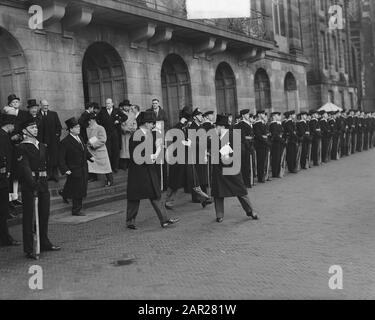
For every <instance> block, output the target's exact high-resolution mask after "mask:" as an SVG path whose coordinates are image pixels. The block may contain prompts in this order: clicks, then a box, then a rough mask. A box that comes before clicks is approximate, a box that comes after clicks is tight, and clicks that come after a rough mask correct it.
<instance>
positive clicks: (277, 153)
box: [271, 141, 283, 178]
mask: <svg viewBox="0 0 375 320" xmlns="http://www.w3.org/2000/svg"><path fill="white" fill-rule="evenodd" d="M282 153H283V145H282V143H280V142H278V141H275V142H273V143H272V147H271V159H272V161H271V166H272V177H274V178H277V177H279V176H280V171H281V156H282Z"/></svg>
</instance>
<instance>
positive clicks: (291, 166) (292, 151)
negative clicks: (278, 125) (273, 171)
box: [283, 110, 299, 173]
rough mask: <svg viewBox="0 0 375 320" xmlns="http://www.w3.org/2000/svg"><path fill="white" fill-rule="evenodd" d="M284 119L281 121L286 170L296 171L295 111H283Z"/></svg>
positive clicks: (296, 138)
mask: <svg viewBox="0 0 375 320" xmlns="http://www.w3.org/2000/svg"><path fill="white" fill-rule="evenodd" d="M284 117H285V121H284V123H283V127H284V133H285V139H286V141H287V147H286V162H287V165H288V170H289V172H291V173H297V172H298V163H297V156H298V143H299V140H298V136H297V129H296V123H295V119H296V112H295V111H294V110H293V111H287V112H285V113H284Z"/></svg>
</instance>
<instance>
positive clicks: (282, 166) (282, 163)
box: [279, 147, 286, 178]
mask: <svg viewBox="0 0 375 320" xmlns="http://www.w3.org/2000/svg"><path fill="white" fill-rule="evenodd" d="M285 164H286V147H284V148H283V152H282V153H281V159H280V174H279V178H283V177H284V175H285V167H286V165H285Z"/></svg>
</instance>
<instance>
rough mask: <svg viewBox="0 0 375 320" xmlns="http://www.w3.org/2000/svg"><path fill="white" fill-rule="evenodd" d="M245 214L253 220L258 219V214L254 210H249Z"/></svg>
mask: <svg viewBox="0 0 375 320" xmlns="http://www.w3.org/2000/svg"><path fill="white" fill-rule="evenodd" d="M246 215H247V216H248V217H250V218H252V219H253V220H258V219H259V217H258V214H257V213H255V212H253V211H251V212H247V213H246Z"/></svg>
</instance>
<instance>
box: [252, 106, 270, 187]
mask: <svg viewBox="0 0 375 320" xmlns="http://www.w3.org/2000/svg"><path fill="white" fill-rule="evenodd" d="M257 118H258V120H257V121H255V123H254V138H255V143H254V145H255V149H256V153H257V170H258V175H257V176H258V182H260V183H264V182H265V179H266V175H267V171H268V161H269V159H268V156H269V151H270V146H271V143H270V141H269V137H270V133H269V131H268V128H267V120H268V119H267V115H266V112H265V111H263V110H262V111H258V112H257Z"/></svg>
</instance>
